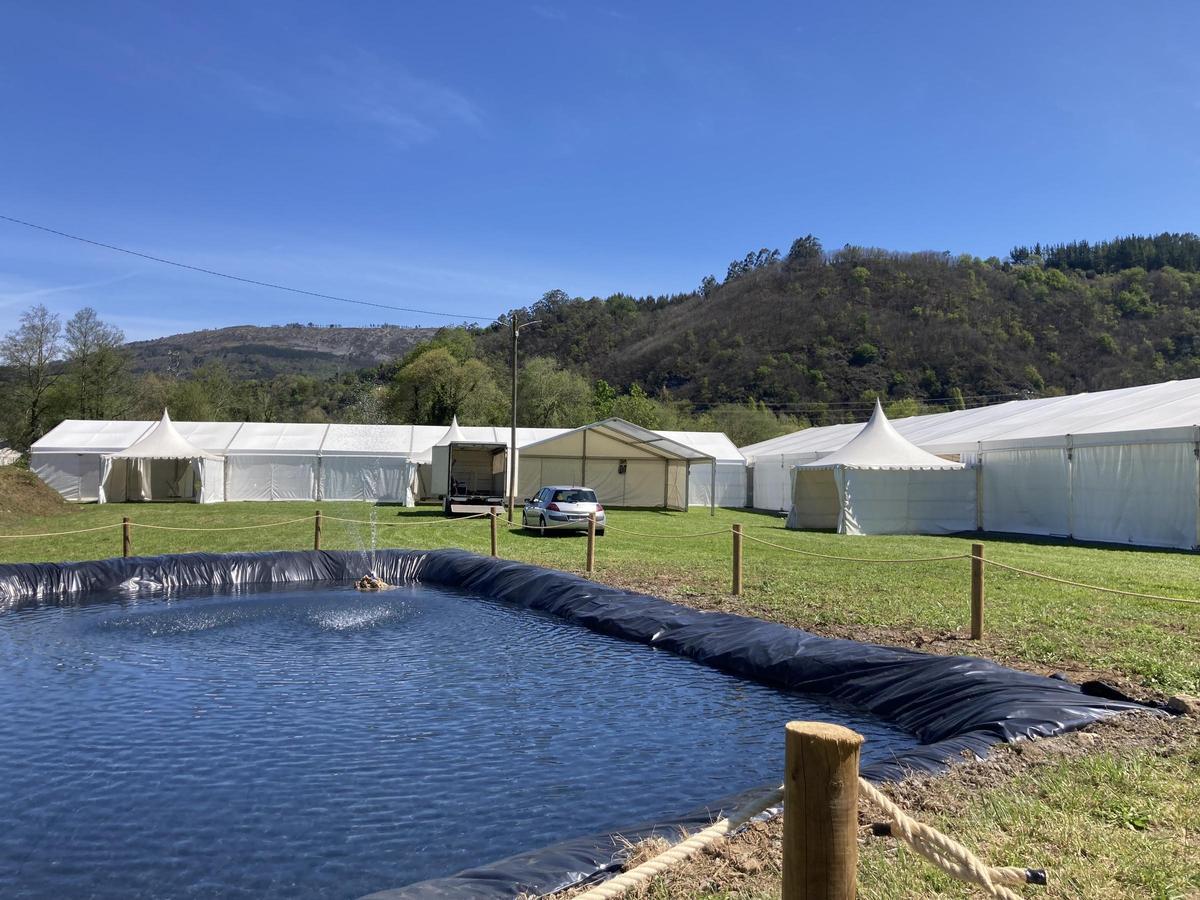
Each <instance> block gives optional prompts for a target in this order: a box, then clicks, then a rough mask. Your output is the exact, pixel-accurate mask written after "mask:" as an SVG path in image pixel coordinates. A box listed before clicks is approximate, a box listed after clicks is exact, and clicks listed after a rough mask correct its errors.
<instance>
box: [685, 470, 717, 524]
mask: <svg viewBox="0 0 1200 900" xmlns="http://www.w3.org/2000/svg"><path fill="white" fill-rule="evenodd" d="M688 465H689V466H690V465H691V463H688ZM710 490H711V493H710V494H709V495H708V514H709V515H710V516H715V515H716V514H717V458H716V457H715V456H714V457H713V461H712V486H711V488H710Z"/></svg>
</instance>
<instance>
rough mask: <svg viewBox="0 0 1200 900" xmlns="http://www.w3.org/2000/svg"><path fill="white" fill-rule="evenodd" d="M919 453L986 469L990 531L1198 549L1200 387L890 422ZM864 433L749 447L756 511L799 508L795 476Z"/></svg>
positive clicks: (802, 434) (1022, 403)
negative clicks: (798, 469) (802, 466)
mask: <svg viewBox="0 0 1200 900" xmlns="http://www.w3.org/2000/svg"><path fill="white" fill-rule="evenodd" d="M892 424H893V425H894V427H895V429H896V431H897V432H898V433H899V434H900V435H902V436H903V437H904V438H906V439H907V440H909V441H911V442H912V443H914V444H916V445H917V446H918V447H920V448H922V449H923V450H926V451H928V452H930V453H934V454H936V455H939V456H943V457H949V458H951V459H957V460H958V461H961V462H964V463H967V464H969V465H971V464H973V465H977V466H978V467H979V482H980V488H979V495H978V504H979V521H980V523H981V524H982V527H983V528H984V529H985V530H987V531H999V532H1014V533H1021V534H1040V535H1054V536H1062V537H1074V538H1078V539H1080V540H1092V541H1107V542H1118V543H1130V544H1139V545H1147V546H1162V547H1180V548H1190V547H1196V546H1198V545H1200V379H1190V380H1186V381H1169V382H1164V383H1161V384H1152V385H1143V386H1139V387H1132V388H1122V389H1119V390H1111V391H1098V392H1095V393H1088V394H1075V395H1071V396H1066V397H1047V398H1042V399H1036V400H1014V401H1010V402H1008V403H1000V404H996V405H993V406H984V407H978V408H975V409H968V410H956V411H953V412H946V413H939V414H936V415H928V416H914V417H910V418H906V419H897V420H895V421H894V422H893V423H892ZM860 428H861V426H860V425H831V426H827V427H823V428H809V429H805V430H803V431H798V432H795V433H793V434H789V435H784V436H783V437H779V438H773V439H772V440H769V441H763V442H762V443H759V444H754V445H751V446H748V447H742V448H741V451H742V453H743V454H744V455H745V457H746V459H747V461H748V463H749V465H750V466H751V469H752V474H751V479H750V480H751V488H750V494H751V496H752V504H751V505H752V506H754V507H755V508H757V509H767V510H778V511H786V510H787V509H789V508H790V506H791V499H792V498H791V488H792V484H791V470H792V468H793V467H794V466H796V465H799V464H802V463H806V462H811V461H813V460H816V459H820V458H821V457H823V456H825V455H827V454H829V453H831V452H833V451H834V450H836V449H838V448H840V447H841V446H842V445H844V444H845V443H846V442H847V441H848V440H849V439H850V438H851V437H853V436H854V434H855V433H856V432H857V431H858V430H859V429H860Z"/></svg>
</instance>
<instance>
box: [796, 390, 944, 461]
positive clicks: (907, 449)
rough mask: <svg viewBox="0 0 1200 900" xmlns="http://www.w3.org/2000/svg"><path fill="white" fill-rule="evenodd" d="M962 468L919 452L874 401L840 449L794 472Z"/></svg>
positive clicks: (937, 457)
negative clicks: (861, 423)
mask: <svg viewBox="0 0 1200 900" xmlns="http://www.w3.org/2000/svg"><path fill="white" fill-rule="evenodd" d="M839 466H841V467H844V468H847V469H962V468H965V466H963V464H962V463H958V462H951V461H950V460H948V459H942V458H941V457H940V456H934V455H933V454H932V453H929V452H928V451H925V450H922V449H921V448H920V447H918V446H917V445H916V444H914V443H912V442H911V441H909V440H907V439H906V438H904V437H903V436H902V435H901V434H900V433H899V432H898V431H896V429H895V428H893V427H892V423H891V422H889V421H888V420H887V416H885V415H884V414H883V407H882V406H880V404H879V401H878V400H876V401H875V411H874V412H873V413H871V418H870V421H868V422H867V424H866V425H864V426H863V427H862V430H861V431H859V433H858V434H856V435H855V436H854V437H853V438H851V439H850V440H849V441H847V442H846V444H844V445H843V446H842V447H841V449H838V450H834V451H833V452H832V453H829V454H827V455H825V456H822V457H821V458H820V459H816V460H813V461H812V462H807V463H801V464H800V465H798V466H796V468H797V469H834V468H837V467H839Z"/></svg>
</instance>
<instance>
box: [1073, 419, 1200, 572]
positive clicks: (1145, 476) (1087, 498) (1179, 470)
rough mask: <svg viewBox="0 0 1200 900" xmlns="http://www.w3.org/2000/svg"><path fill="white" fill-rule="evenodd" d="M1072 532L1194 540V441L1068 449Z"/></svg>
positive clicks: (1198, 495) (1199, 495)
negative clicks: (1069, 450) (1069, 454)
mask: <svg viewBox="0 0 1200 900" xmlns="http://www.w3.org/2000/svg"><path fill="white" fill-rule="evenodd" d="M1071 457H1072V458H1071V492H1070V493H1071V534H1072V536H1073V537H1074V538H1076V539H1078V540H1084V541H1106V542H1113V543H1122V544H1140V545H1143V546H1151V547H1179V548H1190V547H1195V546H1196V544H1197V516H1198V515H1200V484H1198V475H1197V465H1198V463H1197V456H1196V444H1195V443H1194V442H1188V443H1183V442H1177V443H1162V444H1111V445H1107V446H1088V447H1075V448H1073V450H1072V451H1071Z"/></svg>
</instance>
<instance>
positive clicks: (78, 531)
mask: <svg viewBox="0 0 1200 900" xmlns="http://www.w3.org/2000/svg"><path fill="white" fill-rule="evenodd" d="M121 525H122V523H121V522H114V523H113V524H111V525H97V526H96V527H95V528H79V529H76V530H75V531H46V532H43V533H41V534H0V540H10V539H13V538H48V537H63V536H65V535H68V534H88V533H89V532H92V531H104V529H106V528H120V527H121Z"/></svg>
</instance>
